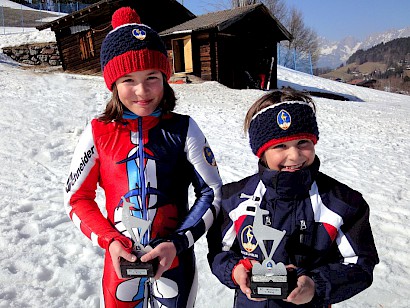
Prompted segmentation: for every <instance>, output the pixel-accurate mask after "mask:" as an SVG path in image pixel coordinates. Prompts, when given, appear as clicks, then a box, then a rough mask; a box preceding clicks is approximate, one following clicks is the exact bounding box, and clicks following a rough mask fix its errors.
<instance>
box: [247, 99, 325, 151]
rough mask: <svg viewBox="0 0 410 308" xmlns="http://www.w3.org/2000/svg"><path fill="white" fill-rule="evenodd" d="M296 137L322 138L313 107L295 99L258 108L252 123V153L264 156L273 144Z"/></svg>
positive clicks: (250, 139) (315, 139)
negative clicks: (259, 109)
mask: <svg viewBox="0 0 410 308" xmlns="http://www.w3.org/2000/svg"><path fill="white" fill-rule="evenodd" d="M295 139H310V140H312V141H313V143H314V144H316V142H317V140H319V129H318V127H317V122H316V115H315V111H314V110H313V108H312V106H311V105H309V104H308V103H305V102H299V101H292V102H283V103H280V104H276V105H272V106H269V107H267V108H265V109H263V110H261V111H259V112H258V113H257V114H256V115H255V116H254V117H253V118H252V120H251V123H250V126H249V143H250V146H251V149H252V152H253V153H254V154H255V155H256V156H258V157H261V156H262V154H263V153H264V152H265V151H266V150H267V149H268V148H270V147H271V146H274V145H276V144H279V143H283V142H286V141H290V140H295Z"/></svg>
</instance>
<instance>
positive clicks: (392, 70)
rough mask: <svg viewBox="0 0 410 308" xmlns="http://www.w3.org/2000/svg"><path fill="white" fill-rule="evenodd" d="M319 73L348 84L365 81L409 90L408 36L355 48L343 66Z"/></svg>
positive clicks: (377, 86)
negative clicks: (367, 46)
mask: <svg viewBox="0 0 410 308" xmlns="http://www.w3.org/2000/svg"><path fill="white" fill-rule="evenodd" d="M321 77H324V78H328V79H333V80H339V81H344V82H348V83H352V84H357V83H360V82H362V83H363V82H366V81H367V82H366V83H367V84H371V87H373V88H375V89H380V90H385V91H390V92H398V93H403V94H409V93H410V37H407V38H398V39H394V40H392V41H390V42H387V43H380V44H378V45H376V46H374V47H371V48H369V49H367V50H362V49H360V50H358V51H356V52H355V53H354V54H353V55H352V56H350V57H349V59H348V60H347V62H346V65H345V66H341V67H339V68H338V69H336V70H334V71H331V72H329V73H326V74H322V75H321Z"/></svg>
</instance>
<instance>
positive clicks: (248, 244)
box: [241, 225, 258, 252]
mask: <svg viewBox="0 0 410 308" xmlns="http://www.w3.org/2000/svg"><path fill="white" fill-rule="evenodd" d="M241 242H242V247H243V248H244V249H245V250H246V251H247V252H252V251H254V250H255V249H256V247H258V243H257V241H256V238H255V236H254V235H253V227H252V226H251V225H249V226H246V227H245V228H243V229H242V232H241Z"/></svg>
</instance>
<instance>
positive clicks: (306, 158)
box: [263, 139, 315, 172]
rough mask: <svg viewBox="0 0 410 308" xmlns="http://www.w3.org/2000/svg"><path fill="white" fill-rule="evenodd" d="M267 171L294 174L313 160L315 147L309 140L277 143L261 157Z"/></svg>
mask: <svg viewBox="0 0 410 308" xmlns="http://www.w3.org/2000/svg"><path fill="white" fill-rule="evenodd" d="M263 159H264V161H265V162H266V164H267V166H268V167H269V169H272V170H277V171H288V172H295V171H297V170H300V169H303V168H305V167H307V166H310V165H311V164H312V163H313V161H314V160H315V145H314V144H313V142H312V141H311V140H309V139H296V140H292V141H287V142H283V143H279V144H277V145H274V146H272V147H270V148H269V149H267V150H266V151H265V153H264V157H263Z"/></svg>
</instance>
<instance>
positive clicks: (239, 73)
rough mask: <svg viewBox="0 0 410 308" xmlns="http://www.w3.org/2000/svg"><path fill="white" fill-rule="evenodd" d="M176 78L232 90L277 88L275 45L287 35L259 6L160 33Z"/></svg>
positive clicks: (205, 17)
mask: <svg viewBox="0 0 410 308" xmlns="http://www.w3.org/2000/svg"><path fill="white" fill-rule="evenodd" d="M160 35H161V37H162V39H163V41H164V42H165V44H166V46H167V49H168V56H169V58H170V61H171V63H172V65H173V71H174V73H184V74H193V75H195V76H198V77H201V78H202V79H203V80H215V81H218V82H220V83H221V84H224V85H226V86H228V87H231V88H238V89H241V88H249V87H250V88H254V87H257V88H264V89H267V88H269V89H272V88H276V87H277V59H276V55H277V43H278V42H280V41H283V40H291V38H292V36H291V34H290V33H289V32H288V31H287V30H286V29H285V27H284V26H283V25H282V24H281V23H280V22H279V21H278V20H277V19H276V18H275V17H274V16H273V15H272V14H271V13H270V12H269V10H268V9H267V8H266V6H264V5H263V4H255V5H250V6H245V7H240V8H236V9H232V10H225V11H219V12H214V13H209V14H205V15H201V16H198V17H196V18H194V19H190V20H188V21H186V22H184V23H182V24H179V25H177V26H175V27H172V28H169V29H167V30H164V31H162V32H161V33H160Z"/></svg>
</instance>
